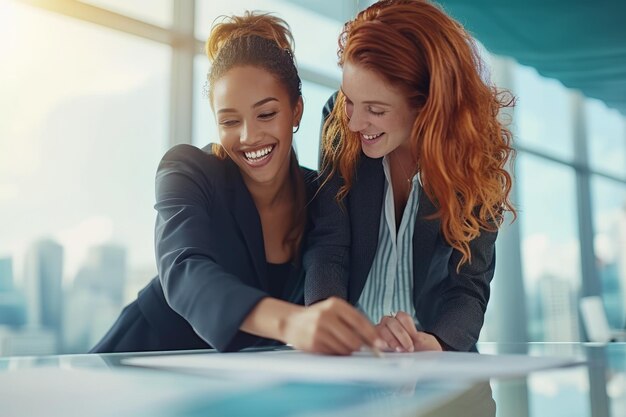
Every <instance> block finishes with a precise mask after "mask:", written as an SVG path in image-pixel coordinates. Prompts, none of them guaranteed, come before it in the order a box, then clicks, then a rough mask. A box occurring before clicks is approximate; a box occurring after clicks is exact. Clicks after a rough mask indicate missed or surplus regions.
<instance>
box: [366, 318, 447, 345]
mask: <svg viewBox="0 0 626 417" xmlns="http://www.w3.org/2000/svg"><path fill="white" fill-rule="evenodd" d="M376 331H377V332H378V334H379V336H380V337H381V339H383V340H384V341H385V342H386V343H387V346H388V350H391V351H395V352H418V351H424V350H439V351H442V350H443V348H442V346H441V344H440V343H439V341H438V340H437V338H436V337H435V336H433V335H431V334H429V333H425V332H420V331H418V330H417V328H416V327H415V323H414V322H413V317H411V316H410V315H409V314H407V313H405V312H404V311H399V312H397V313H396V314H395V315H392V316H384V317H383V318H382V319H381V320H380V323H378V324H377V325H376Z"/></svg>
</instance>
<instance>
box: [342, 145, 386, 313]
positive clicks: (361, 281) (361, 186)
mask: <svg viewBox="0 0 626 417" xmlns="http://www.w3.org/2000/svg"><path fill="white" fill-rule="evenodd" d="M356 176H357V178H355V181H354V185H353V186H352V189H351V190H350V199H349V200H350V202H349V203H350V208H349V210H350V218H351V220H350V223H351V224H350V227H351V228H352V230H353V231H352V250H351V252H350V269H351V273H350V282H349V286H348V299H349V301H350V302H351V303H352V304H356V303H357V302H358V301H359V298H360V297H361V292H363V287H364V286H365V281H366V280H367V276H368V274H369V271H370V269H371V267H372V263H373V262H374V256H375V255H376V248H377V247H378V228H379V226H380V214H381V211H382V206H383V199H384V195H383V194H384V190H385V173H384V171H383V164H382V159H371V158H368V157H366V156H365V155H363V154H361V160H360V162H359V165H358V169H357V173H356ZM355 236H359V239H355Z"/></svg>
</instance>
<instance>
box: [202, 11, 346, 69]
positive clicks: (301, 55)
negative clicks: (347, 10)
mask: <svg viewBox="0 0 626 417" xmlns="http://www.w3.org/2000/svg"><path fill="white" fill-rule="evenodd" d="M246 10H261V11H264V12H271V13H273V14H274V15H276V16H278V17H281V18H283V19H285V21H286V22H287V23H288V24H289V26H290V27H291V30H292V33H293V37H294V40H295V44H296V60H297V61H298V65H299V67H300V68H306V69H308V70H313V71H315V72H318V73H321V74H324V75H326V76H329V77H333V78H336V79H337V80H339V79H340V78H341V74H340V71H339V67H338V66H337V38H338V37H339V33H340V32H341V28H342V26H343V22H340V21H337V20H333V19H330V18H328V17H325V16H323V15H321V14H317V13H314V12H311V11H309V10H307V9H305V8H303V7H300V6H297V5H295V4H292V3H290V2H288V1H282V0H230V1H227V2H226V1H224V2H216V1H202V2H197V3H196V37H197V38H199V39H201V40H203V41H204V40H206V39H207V37H208V36H209V31H210V29H211V24H212V23H213V21H214V20H215V19H216V18H217V17H218V16H221V15H232V14H242V13H243V12H244V11H246Z"/></svg>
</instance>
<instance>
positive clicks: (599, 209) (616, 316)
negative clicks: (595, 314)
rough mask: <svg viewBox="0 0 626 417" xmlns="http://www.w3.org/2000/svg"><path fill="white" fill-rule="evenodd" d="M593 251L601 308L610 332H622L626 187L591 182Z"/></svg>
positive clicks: (603, 180) (625, 297)
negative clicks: (603, 308)
mask: <svg viewBox="0 0 626 417" xmlns="http://www.w3.org/2000/svg"><path fill="white" fill-rule="evenodd" d="M591 187H592V188H591V192H592V207H593V226H594V251H595V255H596V265H597V267H598V274H599V276H600V279H601V281H602V295H603V299H604V307H605V310H606V313H607V318H608V320H609V325H610V326H611V327H612V328H620V329H621V328H623V327H624V319H625V318H626V316H625V308H624V307H625V306H624V302H625V300H626V184H624V183H620V182H616V181H612V180H608V179H606V178H602V177H597V176H593V177H592V178H591Z"/></svg>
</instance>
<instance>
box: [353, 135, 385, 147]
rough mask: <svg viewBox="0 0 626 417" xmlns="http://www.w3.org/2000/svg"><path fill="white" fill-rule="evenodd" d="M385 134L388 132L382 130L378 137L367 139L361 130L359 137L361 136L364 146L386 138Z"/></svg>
mask: <svg viewBox="0 0 626 417" xmlns="http://www.w3.org/2000/svg"><path fill="white" fill-rule="evenodd" d="M385 135H386V133H385V132H382V133H381V134H380V136H378V137H377V138H376V139H365V137H364V136H363V133H361V132H359V137H360V138H361V144H363V145H364V146H370V145H375V144H376V143H378V142H380V140H381V139H382V138H384V137H385ZM368 136H369V135H368Z"/></svg>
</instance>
